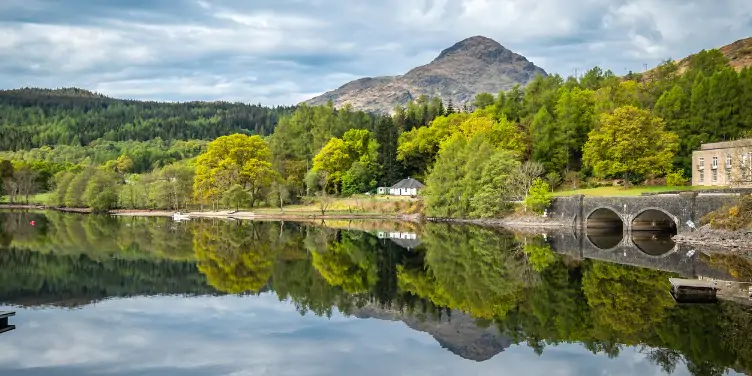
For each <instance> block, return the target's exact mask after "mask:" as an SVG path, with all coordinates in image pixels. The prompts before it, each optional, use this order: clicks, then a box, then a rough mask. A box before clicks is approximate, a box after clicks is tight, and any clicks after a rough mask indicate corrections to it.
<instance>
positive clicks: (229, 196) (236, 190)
mask: <svg viewBox="0 0 752 376" xmlns="http://www.w3.org/2000/svg"><path fill="white" fill-rule="evenodd" d="M222 202H223V203H224V204H225V205H226V206H229V207H234V208H235V210H240V207H241V206H245V205H249V204H250V202H251V194H250V193H248V191H247V190H245V188H243V187H242V186H240V185H239V184H235V185H233V186H232V187H230V188H229V189H228V190H226V191H225V192H224V194H222Z"/></svg>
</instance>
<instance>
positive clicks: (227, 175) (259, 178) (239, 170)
mask: <svg viewBox="0 0 752 376" xmlns="http://www.w3.org/2000/svg"><path fill="white" fill-rule="evenodd" d="M278 178H279V174H278V173H277V172H276V171H274V169H273V168H272V163H271V152H270V150H269V145H267V143H266V141H264V140H263V139H262V138H261V137H260V136H247V135H243V134H233V135H229V136H222V137H219V138H217V139H216V140H214V141H212V142H210V143H209V145H208V147H207V150H206V152H205V153H203V154H201V155H199V156H198V159H197V161H196V176H195V179H194V195H195V196H196V198H197V199H198V200H199V201H200V202H202V203H211V204H212V205H215V204H217V202H218V201H219V200H220V198H221V197H222V195H223V194H224V192H225V191H227V190H228V189H230V187H232V186H233V185H236V184H237V185H240V186H241V187H243V188H244V189H247V190H248V193H249V194H250V204H251V207H253V206H254V204H255V203H256V202H257V201H258V200H259V199H260V198H261V197H262V194H263V191H264V190H265V189H266V188H268V187H269V185H271V183H272V182H274V181H276V180H277V179H278Z"/></svg>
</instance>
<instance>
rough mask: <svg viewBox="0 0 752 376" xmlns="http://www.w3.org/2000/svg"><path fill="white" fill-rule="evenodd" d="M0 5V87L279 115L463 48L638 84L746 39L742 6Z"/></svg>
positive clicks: (737, 2)
mask: <svg viewBox="0 0 752 376" xmlns="http://www.w3.org/2000/svg"><path fill="white" fill-rule="evenodd" d="M0 3H1V4H0V82H3V87H6V88H10V87H20V86H36V85H44V86H48V87H60V86H71V85H79V86H85V87H86V88H90V89H98V90H102V91H103V92H104V93H105V94H108V95H129V96H134V97H136V98H145V99H155V98H159V99H171V100H193V99H196V100H213V99H226V100H241V101H245V102H251V103H257V102H261V103H264V104H292V103H296V101H298V100H300V99H306V98H307V96H310V95H314V94H318V93H322V92H324V91H327V90H331V89H334V88H336V87H338V86H340V85H342V84H344V83H345V82H346V81H345V80H344V79H345V78H346V77H348V78H349V77H353V78H355V77H363V76H374V75H384V74H390V75H392V74H402V73H405V72H406V71H407V70H409V69H410V68H413V67H415V66H418V65H422V64H426V63H428V62H429V61H430V60H432V59H433V58H434V57H435V56H437V55H438V53H439V52H440V51H441V50H442V49H444V48H447V47H449V46H451V45H452V44H454V43H455V42H458V41H459V40H461V39H464V38H467V37H470V36H473V35H485V36H488V37H490V38H493V39H495V40H497V41H498V42H499V43H501V44H502V45H504V46H505V47H507V48H510V49H512V50H513V51H515V52H518V53H520V54H523V55H525V56H528V57H530V60H531V61H533V62H534V63H536V64H537V65H539V66H542V67H543V68H544V69H546V70H547V71H548V72H550V73H560V74H562V75H565V76H566V75H569V74H571V73H572V72H573V70H574V69H575V68H577V69H578V70H579V71H584V70H586V69H589V68H591V67H592V66H594V65H599V66H601V67H602V68H604V69H612V70H613V71H614V72H616V73H618V74H623V73H624V72H623V71H624V69H625V68H626V69H631V70H635V71H640V70H642V66H643V64H648V65H649V66H652V65H657V64H658V63H660V61H661V60H663V59H666V58H681V57H684V56H686V55H688V54H690V53H693V52H696V51H699V50H700V49H702V48H713V47H717V46H721V45H723V44H727V43H731V42H733V41H734V40H736V39H740V38H743V37H748V36H750V35H752V32H751V31H752V22H751V21H750V20H752V2H749V1H747V0H718V1H712V2H707V1H700V0H694V1H679V0H666V1H658V2H656V1H651V0H615V1H611V2H603V1H599V0H578V1H564V0H540V1H524V0H457V1H453V0H451V1H450V0H384V1H357V2H352V1H343V0H315V1H299V0H279V1H277V0H257V1H256V0H254V1H253V2H248V1H239V0H216V1H212V2H209V1H204V0H198V1H197V0H174V1H169V2H164V1H157V2H151V3H148V4H149V5H144V4H147V3H146V2H112V3H102V2H99V1H95V0H81V1H77V2H73V3H71V2H66V3H65V4H63V3H62V2H55V1H49V0H25V1H18V0H5V1H3V2H0ZM108 4H110V5H108ZM698 25H702V27H698ZM251 78H253V79H254V80H251ZM335 78H342V79H343V80H342V81H339V82H334V81H333V80H334V79H335ZM249 83H252V85H251V84H249Z"/></svg>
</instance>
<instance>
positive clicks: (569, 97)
mask: <svg viewBox="0 0 752 376" xmlns="http://www.w3.org/2000/svg"><path fill="white" fill-rule="evenodd" d="M594 111H595V110H594V100H593V91H592V90H583V89H580V88H579V87H574V88H572V89H571V90H570V89H568V88H567V87H562V88H561V89H560V93H559V100H558V102H557V103H556V121H557V123H558V124H557V128H558V129H561V131H562V132H563V136H564V142H565V145H566V150H567V155H568V156H569V160H568V162H567V168H568V169H578V168H579V162H580V160H581V157H582V146H583V145H584V144H585V141H587V135H588V132H590V130H591V129H592V128H593V122H594Z"/></svg>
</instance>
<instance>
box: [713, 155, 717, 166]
mask: <svg viewBox="0 0 752 376" xmlns="http://www.w3.org/2000/svg"><path fill="white" fill-rule="evenodd" d="M713 168H718V157H713Z"/></svg>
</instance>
